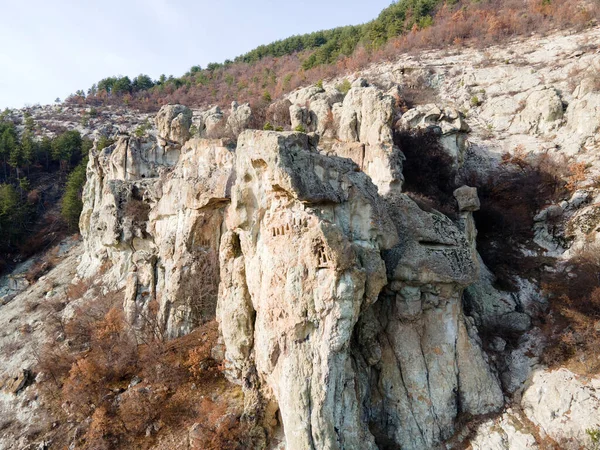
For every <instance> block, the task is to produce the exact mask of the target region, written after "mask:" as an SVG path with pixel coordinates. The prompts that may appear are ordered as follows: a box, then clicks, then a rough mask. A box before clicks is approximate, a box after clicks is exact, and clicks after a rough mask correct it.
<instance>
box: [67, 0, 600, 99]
mask: <svg viewBox="0 0 600 450" xmlns="http://www.w3.org/2000/svg"><path fill="white" fill-rule="evenodd" d="M599 11H600V9H599V5H598V2H597V1H593V2H588V3H586V4H583V3H580V2H569V1H567V0H532V1H529V2H523V1H519V0H480V1H471V0H446V1H442V0H398V1H396V2H394V3H392V4H391V5H390V6H389V7H387V8H385V9H384V10H383V11H382V12H381V13H380V14H379V16H378V17H377V18H376V19H374V20H372V21H371V22H367V23H365V24H362V25H355V26H344V27H338V28H334V29H331V30H323V31H316V32H313V33H309V34H304V35H297V36H292V37H289V38H287V39H282V40H279V41H276V42H273V43H271V44H268V45H261V46H259V47H257V48H255V49H254V50H251V51H250V52H248V53H246V54H244V55H240V56H238V57H237V58H234V59H233V60H226V61H224V62H223V63H210V64H208V65H207V66H206V67H204V68H203V67H201V66H199V65H194V66H192V67H191V68H190V70H189V71H188V72H186V73H185V74H184V75H182V76H180V77H174V76H172V75H171V76H166V75H161V76H160V77H159V79H158V80H152V79H151V78H150V77H149V76H148V75H144V74H140V75H139V76H137V77H136V78H134V79H133V80H131V79H130V78H129V77H127V76H117V77H108V78H105V79H103V80H100V81H99V82H98V83H96V84H94V85H93V86H92V87H91V88H90V89H88V91H87V93H85V92H84V91H83V90H80V91H77V93H76V94H74V95H72V96H71V97H69V99H68V102H71V103H77V104H90V105H95V106H99V105H110V104H113V105H128V106H131V107H135V108H137V109H139V110H143V111H157V110H158V109H159V108H160V106H161V105H163V104H165V103H183V104H186V105H189V106H198V107H199V106H207V105H209V104H219V105H221V106H224V105H227V104H229V103H231V102H232V101H233V100H237V101H240V102H249V103H250V104H251V106H253V107H256V106H257V105H259V104H260V103H261V101H263V102H264V98H265V97H266V96H265V94H267V95H268V97H269V98H271V99H272V100H275V99H277V98H278V97H280V96H281V95H283V94H285V93H287V92H290V91H292V90H294V89H295V88H297V87H299V86H301V85H305V84H309V83H316V82H317V81H318V80H321V79H325V78H334V77H338V76H341V75H344V74H346V73H349V72H354V71H356V70H358V69H360V68H364V67H366V66H367V65H368V64H370V63H373V62H378V61H386V60H392V59H394V58H395V57H397V56H398V55H399V54H401V53H404V52H411V51H415V50H419V49H426V48H442V47H448V46H464V45H481V46H486V45H493V44H496V43H498V42H501V41H502V40H505V39H508V38H511V37H514V36H519V35H528V34H530V33H532V32H539V33H544V32H548V31H551V30H555V29H557V28H559V29H562V28H569V27H576V28H583V27H588V26H591V25H593V24H594V23H596V20H597V18H598V17H599V16H600V13H599Z"/></svg>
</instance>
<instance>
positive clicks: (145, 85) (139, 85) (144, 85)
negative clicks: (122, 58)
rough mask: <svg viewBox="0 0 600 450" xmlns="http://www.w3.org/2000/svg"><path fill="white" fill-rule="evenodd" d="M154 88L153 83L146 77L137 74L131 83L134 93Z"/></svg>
mask: <svg viewBox="0 0 600 450" xmlns="http://www.w3.org/2000/svg"><path fill="white" fill-rule="evenodd" d="M153 86H154V81H152V78H150V77H149V76H148V75H144V74H139V75H138V76H137V77H135V79H134V80H133V83H132V89H133V91H134V92H138V91H147V90H148V89H151V88H152V87H153Z"/></svg>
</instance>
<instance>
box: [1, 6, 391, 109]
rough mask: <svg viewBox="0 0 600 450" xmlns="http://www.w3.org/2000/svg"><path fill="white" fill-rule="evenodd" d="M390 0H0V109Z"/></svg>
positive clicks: (270, 37)
mask: <svg viewBox="0 0 600 450" xmlns="http://www.w3.org/2000/svg"><path fill="white" fill-rule="evenodd" d="M390 3H391V0H371V1H368V2H366V1H364V0H363V1H358V0H328V1H324V0H320V1H319V0H308V1H303V2H289V1H288V2H286V1H281V0H280V1H274V0H255V1H248V0H246V1H241V0H219V1H205V0H198V1H191V0H102V1H97V0H0V11H1V13H0V108H1V109H4V108H5V107H11V108H18V107H22V106H25V105H33V104H36V103H41V104H47V103H52V102H53V101H54V99H55V98H56V97H59V98H61V99H64V98H65V97H67V96H68V95H69V94H71V93H74V92H75V91H76V90H78V89H83V90H85V91H87V89H88V88H89V87H90V86H91V85H92V84H93V83H95V82H97V81H98V80H100V79H102V78H105V77H107V76H112V75H128V76H129V77H130V78H132V77H134V76H137V75H138V74H140V73H146V74H148V75H150V76H151V77H152V78H153V79H157V78H158V77H159V76H160V75H161V74H163V73H164V74H166V75H171V74H172V75H174V76H180V75H182V74H184V73H185V72H186V71H188V70H189V68H190V67H191V66H193V65H196V64H199V65H201V66H202V67H205V66H206V65H207V64H208V63H209V62H223V61H224V60H225V59H233V58H234V57H236V56H238V55H240V54H242V53H245V52H247V51H249V50H251V49H253V48H254V47H257V46H258V45H261V44H268V43H270V42H272V41H274V40H278V39H282V38H285V37H288V36H291V35H294V34H302V33H307V32H312V31H317V30H323V29H327V28H332V27H335V26H340V25H355V24H359V23H364V22H367V21H369V20H371V19H374V18H375V17H377V15H378V14H379V12H380V11H381V10H382V9H383V8H385V7H386V6H388V5H389V4H390Z"/></svg>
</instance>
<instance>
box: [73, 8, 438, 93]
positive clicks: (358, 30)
mask: <svg viewBox="0 0 600 450" xmlns="http://www.w3.org/2000/svg"><path fill="white" fill-rule="evenodd" d="M440 3H442V1H441V0H400V1H397V2H395V3H392V4H391V5H390V6H389V7H387V8H386V9H384V10H383V11H382V12H381V13H380V14H379V16H378V17H377V18H376V19H375V20H373V21H371V22H368V23H366V24H363V25H350V26H344V27H337V28H333V29H331V30H321V31H316V32H313V33H308V34H303V35H297V36H292V37H289V38H287V39H282V40H279V41H275V42H273V43H271V44H268V45H261V46H259V47H257V48H255V49H254V50H251V51H249V52H248V53H245V54H243V55H240V56H238V57H237V58H235V60H234V61H231V60H226V61H225V62H223V63H209V64H208V65H207V67H206V68H205V69H202V67H201V66H192V67H191V69H190V70H189V71H188V72H187V73H185V74H184V75H183V76H182V77H180V78H175V77H173V76H172V75H171V76H169V77H167V76H166V75H161V76H160V78H159V79H158V80H155V81H154V80H152V79H151V78H150V77H149V76H148V75H145V74H140V75H138V76H137V77H136V78H134V79H133V80H131V79H130V78H129V77H127V76H116V77H108V78H104V79H102V80H100V81H99V82H98V83H95V84H94V85H93V86H92V87H91V88H89V89H88V91H87V95H90V96H96V95H98V94H100V95H111V94H113V95H124V94H134V93H136V92H140V91H148V90H150V89H152V88H154V87H160V86H167V85H171V86H174V87H175V88H179V87H181V86H184V85H189V79H190V78H191V79H195V80H197V81H199V82H200V83H201V84H202V81H205V82H206V81H208V80H209V79H210V75H211V73H212V72H214V71H215V70H218V69H222V68H224V67H227V66H230V65H232V64H233V63H234V62H235V63H250V64H252V63H256V62H257V61H260V60H261V59H263V58H267V57H276V58H279V57H282V56H286V55H293V54H295V53H300V52H305V51H308V50H314V51H313V52H312V53H310V54H308V55H307V56H306V57H305V58H304V59H303V61H302V68H303V69H305V70H308V69H310V68H312V67H316V66H319V65H322V64H330V63H333V62H335V61H336V60H337V58H339V57H340V56H342V55H343V56H350V55H352V53H353V52H354V50H355V49H356V47H357V45H358V44H359V43H362V44H364V45H366V46H369V47H373V48H376V47H379V46H381V45H383V44H385V43H386V42H387V41H388V40H389V39H391V38H394V37H396V36H398V35H400V34H402V33H404V32H407V31H410V30H411V29H413V27H415V26H418V27H421V28H422V27H426V26H429V25H430V24H431V23H432V21H433V19H432V14H433V11H434V10H435V8H436V7H437V6H438V5H439V4H440ZM75 95H76V96H78V97H85V96H86V94H85V93H84V91H82V90H80V91H77V92H76V94H75Z"/></svg>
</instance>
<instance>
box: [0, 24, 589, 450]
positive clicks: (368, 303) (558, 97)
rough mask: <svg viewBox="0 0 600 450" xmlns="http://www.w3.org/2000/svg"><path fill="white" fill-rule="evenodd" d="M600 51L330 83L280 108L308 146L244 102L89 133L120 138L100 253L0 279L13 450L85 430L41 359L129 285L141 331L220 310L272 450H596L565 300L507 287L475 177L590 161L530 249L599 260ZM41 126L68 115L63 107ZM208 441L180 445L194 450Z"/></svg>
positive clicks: (182, 327)
mask: <svg viewBox="0 0 600 450" xmlns="http://www.w3.org/2000/svg"><path fill="white" fill-rule="evenodd" d="M598 45H600V32H599V31H598V30H597V29H592V30H589V31H587V32H584V33H579V34H565V33H563V34H557V35H553V36H549V37H545V38H536V37H532V38H530V39H528V40H526V41H515V42H513V43H508V44H505V45H503V46H502V47H501V48H500V47H499V48H490V49H487V50H485V51H482V50H476V49H461V50H455V51H445V52H441V51H435V52H433V51H431V52H424V53H420V54H419V55H418V56H406V57H403V58H400V59H399V60H397V61H394V62H393V63H386V64H380V65H376V66H372V67H370V68H369V69H367V70H365V71H364V72H362V73H356V74H353V75H352V76H351V77H349V81H350V82H351V87H350V89H349V90H348V91H347V93H343V92H340V90H339V89H337V88H336V86H339V84H340V82H341V81H342V80H341V79H340V80H329V81H325V82H324V83H323V86H309V87H306V88H302V89H299V90H296V91H294V92H293V93H291V94H290V95H289V96H287V97H286V98H285V99H280V100H278V101H277V105H276V106H277V108H276V109H277V110H279V111H281V110H283V111H286V110H287V111H289V123H287V124H286V127H285V128H287V129H288V131H274V130H250V129H247V128H248V127H249V124H250V120H251V117H252V111H251V109H250V108H249V106H248V105H245V104H242V105H239V104H237V103H235V102H234V103H233V104H232V105H231V109H230V110H229V111H225V112H224V111H222V110H221V109H220V108H219V107H214V108H212V109H209V110H205V111H192V110H190V109H189V108H187V107H186V106H184V105H168V106H164V107H163V108H162V109H161V110H160V112H159V113H158V114H156V115H155V116H152V115H139V114H134V113H128V116H125V115H123V113H122V112H121V111H116V112H114V113H111V114H108V113H107V115H106V117H103V114H104V113H103V114H101V116H100V117H96V118H90V119H89V121H88V122H87V123H86V124H85V125H83V124H81V123H79V124H77V126H79V127H82V128H81V129H82V132H83V133H84V134H90V135H94V133H95V134H96V135H100V134H102V135H107V134H108V135H110V136H111V137H115V138H116V141H115V143H114V144H113V145H110V146H108V147H106V148H104V149H102V150H99V151H98V150H96V149H93V150H92V153H91V155H90V159H89V163H88V166H87V183H86V186H85V189H84V195H83V204H84V206H83V212H82V214H81V219H80V231H81V241H80V242H78V243H75V245H74V246H73V247H72V248H65V249H64V252H61V253H60V256H59V258H60V259H61V262H59V263H58V265H57V266H56V268H55V269H53V270H52V271H51V272H50V273H48V274H47V275H45V276H44V277H42V278H40V279H38V280H37V281H35V282H32V283H31V285H29V282H27V281H25V280H24V276H23V275H22V273H23V269H21V271H20V273H15V274H13V275H10V276H8V277H7V278H6V279H5V280H3V281H2V283H3V284H0V285H2V286H8V287H7V288H5V290H4V291H2V295H4V296H5V297H4V298H5V302H3V303H6V304H3V305H2V306H0V323H2V326H1V327H0V328H1V329H2V332H1V334H0V343H1V345H2V350H1V351H2V360H3V364H2V366H1V367H0V385H1V389H2V392H1V393H0V411H2V422H0V447H1V448H36V447H35V446H38V445H39V448H53V447H52V442H53V441H52V439H53V438H52V434H51V433H48V432H46V431H45V430H46V429H47V428H50V429H51V428H59V429H62V428H61V427H63V426H66V425H65V424H60V423H49V424H48V423H46V422H52V419H48V417H47V416H45V410H44V405H43V402H40V401H39V399H38V398H37V392H38V389H41V387H40V386H43V385H44V382H45V378H47V374H44V373H43V372H40V371H39V370H38V368H37V363H38V360H39V356H38V355H39V352H40V349H41V348H42V344H44V343H46V342H47V341H51V342H54V341H56V342H61V341H60V339H59V337H58V336H57V335H54V334H53V333H55V329H54V328H50V327H47V326H45V318H46V317H47V316H48V314H50V313H49V307H47V306H45V305H46V304H56V303H57V302H58V303H61V304H62V306H61V308H62V309H61V312H60V314H62V315H63V317H65V318H67V319H68V317H69V315H71V316H72V315H73V311H74V308H75V306H76V305H85V304H86V303H85V302H86V301H91V298H92V297H94V296H95V295H97V294H95V293H94V292H98V290H100V291H103V292H111V291H119V292H122V293H123V303H122V310H123V312H124V316H125V318H126V320H127V322H128V323H129V324H130V325H131V327H132V329H133V330H135V332H137V333H143V332H144V331H145V330H146V329H147V328H148V326H149V324H150V323H152V326H156V327H158V329H160V331H161V333H163V334H164V335H165V336H166V337H167V338H168V339H177V338H181V337H182V336H186V335H188V334H190V333H192V332H193V331H194V330H195V329H197V328H198V327H199V326H200V325H201V324H203V323H205V322H206V321H208V320H211V319H213V318H216V320H217V322H218V324H219V343H218V345H217V346H215V348H214V350H213V352H212V353H213V358H214V359H215V360H217V361H219V362H220V364H221V366H222V370H223V373H224V374H225V376H226V378H227V379H228V380H229V382H230V383H232V385H237V386H239V387H241V390H242V392H243V420H244V421H245V423H246V424H247V426H248V427H249V429H250V430H251V433H250V434H252V436H253V437H254V441H253V445H254V446H255V447H257V448H270V449H288V450H296V449H299V450H304V449H307V450H308V449H394V448H401V449H415V450H417V449H431V448H473V449H538V448H539V449H544V448H562V449H579V448H596V447H595V446H597V445H598V440H600V431H599V430H600V422H599V419H598V417H599V416H598V410H599V408H600V398H599V397H598V394H597V392H598V391H597V387H598V385H599V383H600V381H599V379H598V378H597V377H596V374H595V373H593V371H589V373H585V374H582V373H577V371H576V370H575V368H574V367H572V366H568V367H562V368H558V367H549V366H548V364H546V363H545V362H544V360H543V358H542V355H543V353H544V352H545V351H547V350H546V349H547V347H545V346H546V345H550V343H549V341H550V340H551V339H550V337H551V336H550V335H549V333H548V332H547V330H546V329H545V328H544V326H543V325H544V323H545V322H544V320H543V319H541V318H543V317H549V316H550V315H551V312H550V311H551V310H550V307H549V302H550V300H551V299H550V298H549V296H548V292H547V291H546V290H544V289H542V280H541V279H539V277H538V278H536V276H530V275H529V274H526V273H521V274H519V275H520V276H518V277H517V278H516V281H515V283H516V285H517V288H516V289H512V290H508V289H507V290H502V289H500V287H499V285H498V283H496V281H497V280H496V277H497V276H499V274H495V273H493V269H492V268H489V267H487V266H486V264H485V263H484V261H483V259H482V257H481V255H480V253H481V249H480V248H478V241H477V233H478V230H477V226H476V220H475V218H474V215H476V214H477V212H478V211H479V210H480V208H481V206H482V205H481V202H480V199H479V196H478V190H477V189H476V188H475V187H473V186H471V185H470V184H469V183H470V181H472V180H474V179H475V178H474V177H480V178H481V177H485V176H489V175H494V174H495V173H497V171H498V170H500V169H501V168H502V167H504V166H505V165H506V162H507V161H509V160H510V158H512V160H517V162H521V164H524V163H522V161H525V160H527V158H529V159H531V160H536V158H539V157H540V155H542V156H544V157H547V158H552V160H553V161H556V162H557V163H555V165H554V166H552V167H556V166H558V167H560V166H564V167H567V166H568V167H571V169H570V172H569V175H568V177H569V179H568V180H565V181H568V183H569V186H570V189H569V190H568V195H567V194H564V195H563V197H561V198H554V199H552V202H548V203H547V204H544V205H543V207H542V208H540V210H539V211H536V215H535V224H534V225H533V226H534V230H533V231H534V235H533V237H534V239H533V241H534V244H536V246H535V247H532V246H529V247H526V246H525V245H523V246H522V248H520V251H521V252H522V255H523V258H524V257H525V256H527V255H533V254H535V255H536V256H539V257H552V258H555V259H553V260H552V263H546V267H547V269H546V271H550V272H552V271H558V270H559V269H560V268H561V267H564V266H565V265H568V264H569V261H570V260H571V258H575V257H576V256H577V255H578V252H581V251H582V250H586V249H590V248H592V249H593V248H594V247H593V245H594V244H595V243H596V241H597V238H598V231H600V228H599V220H600V216H599V215H598V214H597V212H598V203H599V201H600V200H599V194H600V189H599V187H598V183H597V182H596V176H597V175H598V170H599V168H600V167H599V166H598V162H597V148H598V142H597V139H598V138H597V130H598V128H599V127H600V115H599V114H598V108H600V79H599V78H598V75H597V73H598V66H599V65H600V54H599V53H598V51H599V50H598V48H599V47H598ZM407 99H410V102H407V101H406V100H407ZM30 113H31V114H32V115H33V116H34V117H36V118H42V117H43V116H46V115H47V119H44V120H47V121H48V123H51V122H52V121H58V122H61V121H62V122H64V120H63V119H61V118H59V117H57V114H58V113H57V111H56V107H52V108H48V107H40V108H37V109H36V108H34V109H33V110H32V111H31V112H30ZM88 113H89V111H88ZM15 114H18V113H15ZM78 114H82V112H78ZM88 115H89V114H88ZM62 122H61V123H62ZM119 123H121V125H118V124H119ZM148 124H149V125H148ZM140 125H143V132H136V130H138V129H139V127H140ZM63 126H65V125H64V123H63ZM72 126H75V123H73V124H72ZM289 130H295V131H289ZM418 130H426V131H428V132H429V133H433V135H435V136H436V139H437V140H438V141H439V143H440V145H441V148H442V149H443V152H445V155H446V156H447V158H449V159H448V160H447V161H450V164H449V165H450V166H451V167H452V168H453V169H454V170H455V179H454V180H452V181H453V183H454V184H455V185H456V189H454V190H453V192H452V193H451V194H452V198H444V199H442V200H441V204H440V205H439V206H441V207H438V208H436V207H430V206H428V205H427V204H426V203H424V202H423V201H422V199H420V198H419V196H418V195H414V194H415V192H409V191H407V189H406V186H405V184H406V180H408V179H409V176H410V175H412V174H408V173H406V171H405V168H406V167H407V165H408V163H410V161H409V160H408V159H407V156H406V155H408V151H409V150H410V149H408V148H402V147H401V146H400V145H399V144H398V139H397V136H399V135H400V134H402V133H409V134H410V133H417V132H418ZM219 135H220V137H216V136H219ZM418 150H419V152H422V153H423V157H424V158H425V157H426V155H427V153H428V152H429V151H431V149H430V148H428V147H426V146H424V147H422V148H418ZM405 153H406V155H405ZM565 173H567V172H565ZM558 176H559V177H560V176H562V175H560V173H559V175H558ZM565 176H566V175H565ZM435 182H436V181H435V180H431V184H434V183H435ZM565 192H567V191H565ZM434 206H437V205H434ZM442 207H443V208H442ZM438 209H439V210H441V211H443V212H444V213H442V212H439V211H438ZM211 264H212V266H211ZM209 267H212V270H213V272H208V273H209V276H210V277H213V278H214V279H216V278H218V280H219V284H218V293H217V292H216V291H215V292H212V291H211V292H208V291H207V289H206V288H205V286H204V285H203V283H202V282H203V281H205V279H206V274H207V270H208V268H209ZM515 269H516V270H518V269H519V268H515ZM85 280H94V283H93V285H88V286H86V289H83V290H82V292H80V293H79V295H73V292H72V291H73V289H71V290H70V291H69V288H72V286H75V285H79V284H81V283H82V282H84V281H85ZM86 290H87V292H86ZM9 291H10V292H9ZM8 294H10V298H9V295H8ZM154 304H156V305H157V307H156V308H154V307H153V305H154ZM149 318H151V319H152V322H150V321H149ZM57 345H59V344H57ZM585 358H588V359H586V360H584V361H579V362H580V363H582V364H585V365H586V366H589V367H594V366H595V365H596V364H597V363H598V361H597V360H598V358H599V356H598V355H597V354H587V355H585ZM585 358H584V359H585ZM580 359H581V358H580ZM4 362H6V363H4ZM44 375H46V377H45V376H44ZM132 383H133V382H132ZM133 386H134V384H129V387H127V388H126V389H125V388H124V389H125V391H124V393H123V394H122V395H126V393H127V392H128V391H131V390H132V389H133ZM232 389H233V388H232ZM119 395H121V394H119ZM194 430H195V431H193V432H192V431H190V432H189V433H188V429H185V430H180V431H181V434H182V436H184V437H183V438H181V439H183V440H184V441H186V442H187V444H186V445H188V446H192V447H193V442H194V440H193V439H192V437H193V436H196V435H197V434H198V433H199V432H198V428H197V427H196V428H194ZM65 433H66V434H68V433H72V430H71V429H67V431H65ZM146 433H147V434H152V431H147V432H146ZM194 433H196V434H194ZM72 434H73V437H72V438H70V439H71V442H72V446H73V448H77V446H78V445H81V440H78V439H81V436H76V433H72ZM188 436H189V439H188ZM157 442H159V444H156V446H155V448H169V447H168V445H167V444H164V441H161V440H160V439H158V441H157ZM160 442H162V444H161V443H160ZM161 445H162V447H161ZM172 448H184V447H172ZM186 448H187V447H186Z"/></svg>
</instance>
